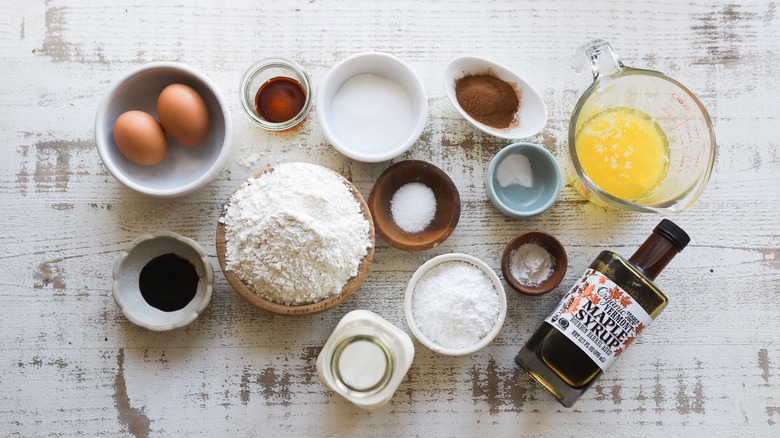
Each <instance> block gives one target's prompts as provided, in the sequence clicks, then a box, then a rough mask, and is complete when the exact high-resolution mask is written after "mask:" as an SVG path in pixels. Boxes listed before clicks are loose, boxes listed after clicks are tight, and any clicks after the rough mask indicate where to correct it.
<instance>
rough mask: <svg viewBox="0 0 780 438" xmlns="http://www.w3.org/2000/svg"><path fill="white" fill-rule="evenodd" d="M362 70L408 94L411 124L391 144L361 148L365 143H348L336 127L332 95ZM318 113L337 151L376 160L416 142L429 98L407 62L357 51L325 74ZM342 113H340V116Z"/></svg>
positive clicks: (318, 97)
mask: <svg viewBox="0 0 780 438" xmlns="http://www.w3.org/2000/svg"><path fill="white" fill-rule="evenodd" d="M361 73H373V74H376V75H378V76H382V77H384V78H387V79H391V80H393V81H395V82H397V83H398V84H399V85H400V86H401V87H403V88H404V89H405V90H406V92H407V94H408V95H409V98H410V100H411V108H412V117H411V118H412V123H411V124H410V126H409V127H408V128H407V130H406V132H404V133H403V135H401V136H399V137H400V138H401V140H400V141H398V142H397V143H395V144H393V145H391V146H388V147H382V148H378V149H377V150H370V149H371V148H370V147H364V146H365V145H355V144H351V143H350V142H349V139H348V138H346V136H345V135H343V133H341V132H339V131H338V128H337V127H336V126H335V123H334V114H333V111H332V106H333V98H334V96H336V94H337V93H338V92H339V89H340V88H341V86H342V85H343V84H344V83H345V82H346V81H347V80H349V79H350V78H352V77H353V76H355V75H358V74H361ZM317 116H318V118H319V121H320V126H321V127H322V131H323V133H324V134H325V137H326V138H327V139H328V141H329V142H330V143H331V144H332V145H333V147H335V148H336V150H338V151H339V152H341V153H342V154H344V155H346V156H347V157H349V158H352V159H355V160H358V161H364V162H369V163H377V162H381V161H387V160H390V159H392V158H395V157H397V156H399V155H401V154H402V153H404V152H406V151H407V150H408V149H409V148H410V147H412V145H413V144H414V142H415V141H417V139H418V138H419V137H420V134H421V133H422V130H423V128H424V127H425V120H426V118H427V116H428V98H427V97H426V94H425V88H424V87H423V83H422V81H421V80H420V77H419V76H418V75H417V73H415V72H414V70H412V68H411V67H410V66H409V64H407V63H406V62H404V61H402V60H401V59H399V58H396V57H395V56H393V55H389V54H387V53H376V52H369V53H359V54H357V55H353V56H350V57H348V58H346V59H344V60H343V61H341V62H339V63H338V64H336V65H335V66H333V68H331V69H330V71H329V72H328V73H327V74H326V75H325V78H324V79H323V80H322V82H321V83H320V87H319V92H318V94H317ZM341 116H343V115H339V117H341ZM399 129H400V127H399Z"/></svg>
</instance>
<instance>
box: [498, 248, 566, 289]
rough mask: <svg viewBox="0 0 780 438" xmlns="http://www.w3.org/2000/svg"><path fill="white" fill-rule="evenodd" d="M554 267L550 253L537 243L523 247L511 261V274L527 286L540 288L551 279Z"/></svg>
mask: <svg viewBox="0 0 780 438" xmlns="http://www.w3.org/2000/svg"><path fill="white" fill-rule="evenodd" d="M554 267H555V260H553V258H552V256H551V255H550V253H549V252H547V250H546V249H544V248H542V247H541V246H539V245H537V244H535V243H526V244H524V245H521V246H520V247H519V248H517V249H516V250H515V251H514V252H513V253H512V254H511V256H510V259H509V273H510V274H512V276H513V277H515V279H516V280H517V281H518V282H520V283H521V284H523V285H525V286H539V285H540V284H542V283H543V282H544V281H545V280H547V279H548V278H550V276H551V275H552V273H553V268H554Z"/></svg>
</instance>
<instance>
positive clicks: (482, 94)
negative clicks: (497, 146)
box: [455, 74, 520, 128]
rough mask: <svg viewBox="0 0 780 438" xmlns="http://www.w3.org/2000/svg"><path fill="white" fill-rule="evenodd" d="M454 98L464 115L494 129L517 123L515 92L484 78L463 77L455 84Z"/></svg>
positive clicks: (500, 83) (502, 84) (488, 77)
mask: <svg viewBox="0 0 780 438" xmlns="http://www.w3.org/2000/svg"><path fill="white" fill-rule="evenodd" d="M455 98H456V99H457V100H458V104H459V105H460V107H461V108H463V111H466V114H468V115H470V116H471V117H472V118H474V119H475V120H476V121H478V122H480V123H483V124H485V125H488V126H490V127H493V128H508V127H510V126H511V125H512V124H513V123H517V120H516V117H515V115H516V113H517V108H518V107H519V106H520V97H519V95H518V93H517V92H515V88H514V87H513V86H511V85H509V84H508V83H506V82H504V81H502V80H501V79H498V78H497V77H494V76H490V75H487V74H481V75H469V76H464V77H462V78H460V79H458V80H456V81H455Z"/></svg>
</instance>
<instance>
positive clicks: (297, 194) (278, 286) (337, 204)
mask: <svg viewBox="0 0 780 438" xmlns="http://www.w3.org/2000/svg"><path fill="white" fill-rule="evenodd" d="M373 254H374V226H373V221H372V218H371V213H370V211H369V209H368V207H367V206H366V203H365V201H364V200H363V197H362V196H361V195H360V193H359V192H358V191H357V189H355V187H354V186H353V185H352V184H351V183H350V182H349V181H347V180H346V179H345V178H344V177H342V176H341V175H339V174H337V173H336V172H333V171H331V170H330V169H327V168H325V167H322V166H318V165H316V164H309V163H282V164H278V165H276V166H273V167H269V168H266V169H263V170H261V171H260V172H258V173H256V174H255V175H253V176H252V177H250V178H247V180H246V181H245V182H244V183H243V184H241V185H240V186H239V187H238V188H237V189H236V191H235V192H233V194H232V195H231V196H230V198H229V199H228V201H227V203H225V208H224V209H223V212H222V216H221V217H220V219H219V223H218V225H217V256H218V258H219V264H220V266H221V267H222V271H223V272H224V274H225V278H226V279H227V281H228V283H230V285H231V286H232V287H233V289H235V290H236V292H237V293H238V294H239V295H240V296H241V297H242V298H244V299H245V300H247V301H248V302H249V303H250V304H252V305H254V306H256V307H258V308H260V309H262V310H265V311H266V312H270V313H274V314H280V315H311V314H315V313H319V312H322V311H325V310H328V309H330V308H333V307H335V306H337V305H338V304H340V303H341V302H342V301H344V300H345V299H346V298H347V297H349V296H350V295H351V294H352V292H354V291H355V289H357V287H358V285H359V284H360V282H361V281H362V280H363V278H364V277H365V276H366V273H367V272H368V267H369V266H370V265H371V260H372V257H373Z"/></svg>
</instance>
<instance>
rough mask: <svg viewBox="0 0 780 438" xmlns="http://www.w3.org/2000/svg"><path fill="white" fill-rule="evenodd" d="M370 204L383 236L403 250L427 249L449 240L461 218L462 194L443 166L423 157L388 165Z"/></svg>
mask: <svg viewBox="0 0 780 438" xmlns="http://www.w3.org/2000/svg"><path fill="white" fill-rule="evenodd" d="M368 208H369V209H370V210H371V216H372V217H373V218H374V227H375V228H376V233H377V234H378V235H379V237H380V238H381V239H382V240H384V241H385V242H386V243H387V244H388V245H390V246H392V247H393V248H396V249H400V250H402V251H409V252H414V251H424V250H426V249H431V248H434V247H436V246H438V245H439V244H441V243H442V242H444V241H445V240H447V238H448V237H449V236H450V234H452V232H453V231H454V230H455V226H456V225H458V220H460V194H459V193H458V188H457V187H456V186H455V183H453V182H452V180H451V179H450V177H449V176H447V174H446V173H444V171H443V170H441V169H439V168H438V167H436V166H434V165H433V164H431V163H427V162H425V161H420V160H406V161H400V162H398V163H395V164H393V165H392V166H390V167H388V168H387V169H386V170H385V171H384V172H382V174H381V175H380V176H379V178H378V179H377V180H376V182H375V183H374V186H373V187H372V188H371V193H370V194H369V196H368Z"/></svg>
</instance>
